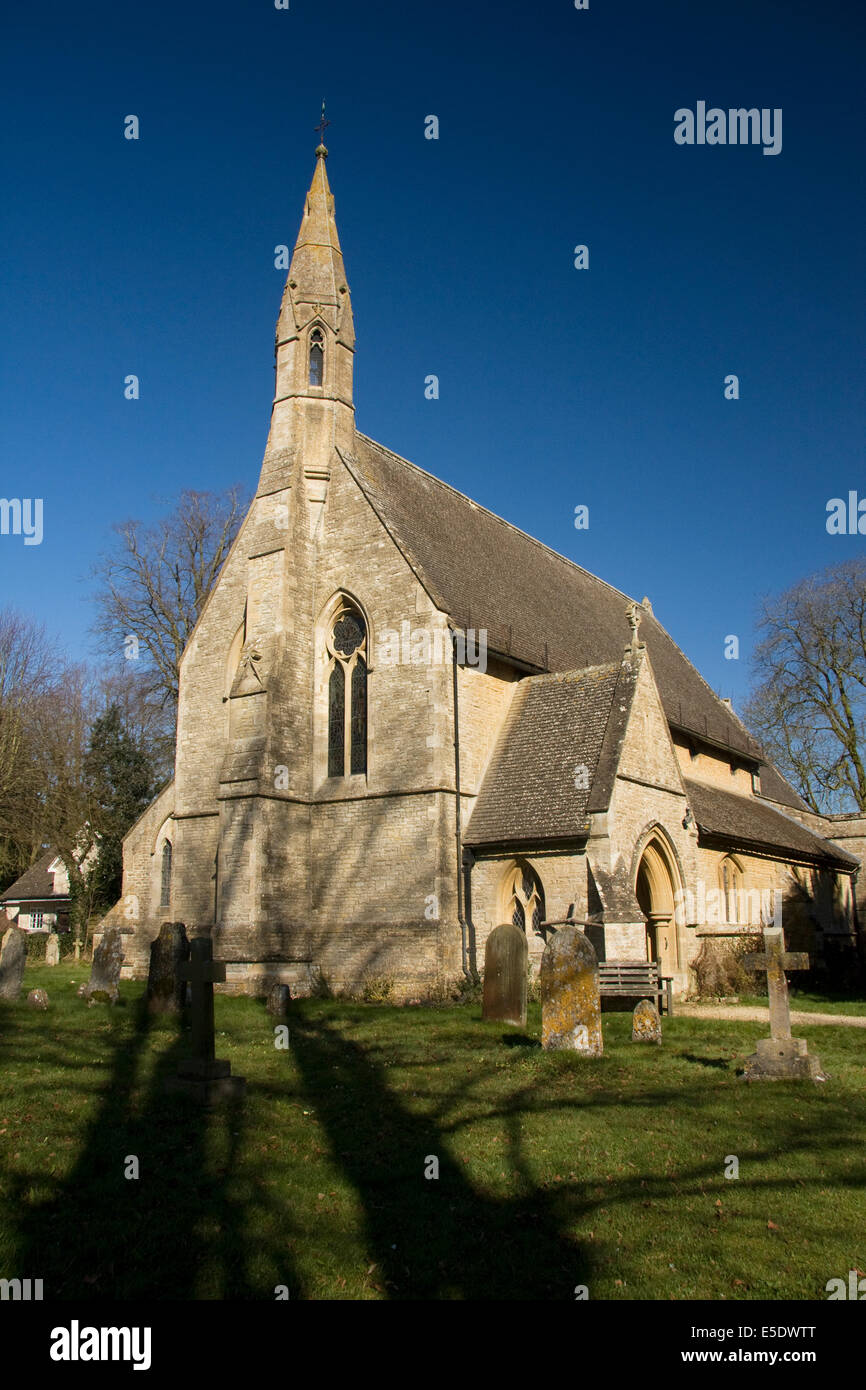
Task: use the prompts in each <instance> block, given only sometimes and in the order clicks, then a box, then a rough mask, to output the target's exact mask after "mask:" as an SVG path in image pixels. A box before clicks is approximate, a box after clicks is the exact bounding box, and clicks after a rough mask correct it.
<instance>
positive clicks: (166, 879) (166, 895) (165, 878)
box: [159, 840, 171, 907]
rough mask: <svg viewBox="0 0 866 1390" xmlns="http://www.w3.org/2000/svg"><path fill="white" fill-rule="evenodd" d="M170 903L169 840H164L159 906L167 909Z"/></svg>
mask: <svg viewBox="0 0 866 1390" xmlns="http://www.w3.org/2000/svg"><path fill="white" fill-rule="evenodd" d="M170 902H171V840H166V842H165V844H164V845H163V847H162V882H161V885H160V894H159V905H160V907H168V905H169V903H170Z"/></svg>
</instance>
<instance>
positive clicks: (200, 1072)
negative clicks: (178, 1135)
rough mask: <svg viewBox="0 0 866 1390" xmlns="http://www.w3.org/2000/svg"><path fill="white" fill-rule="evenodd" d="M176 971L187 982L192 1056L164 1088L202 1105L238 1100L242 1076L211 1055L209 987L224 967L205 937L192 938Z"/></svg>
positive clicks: (222, 974) (219, 978)
mask: <svg viewBox="0 0 866 1390" xmlns="http://www.w3.org/2000/svg"><path fill="white" fill-rule="evenodd" d="M177 973H178V976H179V978H180V979H181V980H189V982H190V994H191V1008H190V1012H191V1016H192V1051H193V1055H192V1057H191V1058H190V1059H189V1060H188V1061H184V1062H181V1063H180V1065H179V1066H178V1069H177V1076H175V1077H172V1078H170V1080H169V1081H168V1082H167V1089H168V1090H169V1091H171V1092H173V1093H174V1094H179V1095H185V1096H189V1097H190V1099H191V1100H195V1101H198V1102H200V1103H201V1104H202V1105H214V1104H216V1103H217V1102H218V1101H222V1100H236V1099H239V1098H240V1097H241V1096H242V1095H243V1094H244V1091H245V1089H246V1084H247V1083H246V1081H245V1079H244V1077H242V1076H232V1074H231V1071H232V1068H231V1063H230V1062H221V1061H218V1060H217V1059H216V1057H215V1055H214V1053H215V1035H214V1015H213V987H214V982H215V981H219V982H222V981H224V980H225V977H226V968H225V965H224V964H223V962H222V961H215V960H214V958H213V942H212V941H211V940H210V938H209V937H196V939H195V940H194V941H192V942H191V943H190V952H189V960H188V961H185V962H183V963H181V964H180V965H179V966H178V972H177Z"/></svg>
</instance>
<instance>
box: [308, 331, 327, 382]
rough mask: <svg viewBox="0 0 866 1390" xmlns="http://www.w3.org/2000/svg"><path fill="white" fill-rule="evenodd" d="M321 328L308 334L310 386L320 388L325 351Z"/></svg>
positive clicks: (323, 377)
mask: <svg viewBox="0 0 866 1390" xmlns="http://www.w3.org/2000/svg"><path fill="white" fill-rule="evenodd" d="M324 341H325V340H324V338H323V337H322V330H321V328H314V329H313V331H312V333H311V334H310V385H311V386H321V385H322V382H323V381H324V379H325V349H324Z"/></svg>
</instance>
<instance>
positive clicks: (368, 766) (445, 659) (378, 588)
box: [101, 145, 859, 999]
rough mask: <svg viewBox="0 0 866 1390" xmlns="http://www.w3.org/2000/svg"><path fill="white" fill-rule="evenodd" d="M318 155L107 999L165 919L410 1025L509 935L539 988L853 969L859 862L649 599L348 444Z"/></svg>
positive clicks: (246, 971)
mask: <svg viewBox="0 0 866 1390" xmlns="http://www.w3.org/2000/svg"><path fill="white" fill-rule="evenodd" d="M327 153H328V152H327V150H326V149H325V147H324V146H323V145H320V146H319V148H318V149H317V151H316V167H315V172H314V174H313V179H312V183H311V185H310V189H309V192H308V194H307V198H306V203H305V205H304V211H303V217H302V221H301V228H300V232H299V234H298V239H297V243H296V246H295V249H294V254H293V256H292V261H291V267H290V270H289V273H288V279H287V282H286V286H285V291H284V293H283V299H282V305H281V308H280V314H279V320H278V323H277V334H276V390H275V394H274V403H273V410H272V415H271V423H270V431H269V434H268V440H267V446H266V449H265V454H264V461H263V463H262V468H261V476H260V479H259V485H258V490H257V492H256V496H255V499H254V501H253V503H252V505H251V507H250V510H249V513H248V515H247V516H246V519H245V520H244V522H243V525H242V526H241V528H240V531H239V534H238V536H237V539H236V540H235V543H234V546H233V548H232V550H231V553H230V555H229V557H228V558H227V560H226V562H225V565H224V566H223V569H222V572H221V573H220V576H219V578H218V580H217V582H216V584H215V586H214V588H213V590H212V592H211V594H210V595H209V597H208V599H207V602H206V604H205V606H204V609H203V611H202V613H201V616H200V617H199V620H198V623H197V625H196V627H195V629H194V631H193V633H192V636H191V638H190V640H189V643H188V645H187V647H186V650H185V652H184V655H183V658H182V662H181V667H180V702H179V712H178V727H177V753H176V764H175V775H174V778H173V780H172V781H171V782H170V783H169V784H168V785H167V786H166V787H165V788H164V790H163V791H162V792H161V793H160V794H159V796H158V797H157V798H156V800H155V801H154V802H153V803H152V804H151V806H150V807H149V808H148V810H147V811H146V812H145V813H144V814H143V816H142V817H141V818H140V819H139V820H138V821H137V822H136V824H135V825H134V826H133V827H132V829H131V830H130V832H129V834H128V835H127V837H126V841H125V846H124V882H123V897H122V899H121V901H120V902H119V903H118V904H117V905H116V906H115V907H114V908H113V909H112V911H111V912H110V913H109V914H108V917H107V918H106V919H104V921H103V923H102V924H101V929H104V928H105V927H106V926H108V925H118V926H120V928H121V929H122V931H123V933H124V943H125V969H124V973H125V974H127V975H132V976H136V977H140V976H141V975H142V974H144V973H146V970H147V963H148V955H149V946H150V943H151V941H152V940H153V939H154V937H155V936H156V934H157V932H158V931H159V928H160V925H161V923H162V922H163V921H182V922H184V923H185V924H186V927H187V931H188V932H189V934H190V935H191V936H196V935H202V934H206V935H210V936H211V937H212V939H213V947H214V956H215V957H216V958H217V959H219V960H223V961H225V962H226V963H227V988H229V989H234V990H237V991H244V992H249V993H257V994H258V993H264V992H266V990H267V989H268V988H269V986H270V985H271V984H272V983H274V982H275V981H283V982H286V983H288V984H290V985H291V986H292V987H293V990H294V991H295V992H297V993H303V992H306V991H309V990H310V989H313V988H314V987H315V986H316V982H317V981H324V982H325V983H326V984H327V985H328V986H329V987H330V988H331V989H333V990H335V991H337V992H356V991H359V990H361V989H362V988H363V986H364V983H365V982H369V981H373V980H376V981H382V980H388V979H390V980H391V981H393V987H394V997H395V998H396V999H401V998H402V999H408V998H413V997H420V996H423V995H424V994H425V992H427V991H428V990H431V991H432V990H433V989H434V988H437V987H440V988H441V987H442V986H443V985H445V984H447V983H450V982H453V981H455V980H457V979H459V978H460V977H461V976H471V975H473V974H474V973H475V972H476V971H480V970H481V969H482V968H483V964H484V944H485V940H486V937H487V935H488V933H489V932H490V931H491V929H492V928H493V927H494V926H496V925H497V924H498V923H500V922H505V921H513V922H515V923H517V924H518V925H519V926H520V927H521V928H522V929H523V930H524V931H525V932H526V934H527V938H528V941H529V951H530V962H531V964H532V965H533V968H536V969H537V966H538V962H539V960H540V956H541V952H542V951H543V948H544V937H545V933H547V932H549V931H550V930H551V929H552V928H553V927H555V925H556V924H557V923H562V922H564V921H573V922H575V923H576V924H577V925H579V926H581V927H583V928H584V929H585V930H586V932H587V934H588V935H589V936H590V938H591V940H592V941H593V943H594V944H595V946H596V949H597V950H598V953H599V956H600V958H601V959H607V960H644V961H645V960H647V959H650V960H654V961H657V962H658V963H659V966H660V971H661V974H662V975H664V976H668V977H671V978H672V979H673V981H674V992H675V994H676V993H679V994H682V993H683V992H684V991H686V990H687V989H688V988H689V987H690V985H691V978H690V972H689V963H690V961H692V960H693V959H694V957H695V955H696V953H697V951H698V950H699V949H700V947H701V944H702V941H703V939H704V935H705V934H713V933H719V934H723V933H728V934H730V932H731V931H732V930H733V929H736V928H737V927H738V926H739V927H742V926H746V925H748V924H749V923H751V924H752V925H755V926H757V925H758V924H759V923H760V921H761V918H762V915H763V916H764V918H765V919H766V918H767V917H768V916H770V917H774V918H775V919H776V920H779V917H778V914H779V913H781V921H782V924H783V926H784V927H785V932H786V938H787V941H788V944H789V946H790V947H791V949H806V950H808V951H810V953H811V954H812V958H813V962H815V963H816V964H818V965H819V966H820V965H821V963H822V962H825V961H826V960H828V959H829V958H830V957H831V956H833V954H834V952H835V953H837V954H838V953H839V952H844V951H846V950H847V951H853V950H854V948H855V946H856V940H857V925H856V906H855V900H854V890H853V884H854V876H855V874H856V871H857V869H858V867H859V860H858V859H857V857H856V856H855V855H852V854H850V853H848V852H847V851H846V850H845V849H844V848H842V847H841V846H840V845H839V844H838V843H836V842H835V841H834V839H833V838H831V834H832V832H833V829H834V824H835V822H831V820H830V819H829V818H824V817H821V816H818V815H816V814H815V813H814V812H813V811H811V810H810V809H809V808H808V807H807V806H806V804H805V803H804V802H803V801H802V800H801V799H800V797H799V796H798V795H797V793H796V792H795V791H794V790H793V789H792V787H791V786H789V784H788V783H787V782H786V781H785V780H784V778H783V777H782V776H781V775H780V774H779V772H778V771H777V770H776V769H775V768H774V767H773V766H771V765H770V764H769V763H768V762H767V760H766V759H765V757H764V756H763V754H762V751H761V748H760V747H759V746H758V744H757V743H756V741H755V740H754V739H753V738H752V737H751V736H750V734H749V732H748V730H747V729H746V728H745V726H744V725H743V724H742V723H741V722H740V720H739V719H738V718H737V717H736V715H735V714H734V712H733V710H732V708H731V706H730V704H729V703H728V702H727V701H724V700H721V699H719V698H718V697H717V696H716V695H715V694H714V693H713V691H712V690H711V689H710V687H709V686H708V685H707V684H706V682H705V681H704V680H703V679H702V677H701V676H700V675H699V674H698V672H697V671H696V670H695V668H694V667H693V666H692V665H691V663H690V662H689V661H688V660H687V658H686V657H685V656H684V654H683V652H682V651H681V650H680V649H679V647H678V646H677V645H676V643H675V642H674V640H673V639H672V638H671V637H670V636H669V635H668V633H667V632H666V631H665V629H664V628H663V627H662V626H661V625H660V623H659V622H658V621H657V620H656V618H655V617H654V615H653V611H652V607H651V605H650V603H649V601H648V600H646V599H644V600H643V602H642V603H635V602H634V601H633V600H631V599H629V598H628V597H627V595H625V594H623V593H621V592H619V591H618V590H617V589H614V588H612V587H611V586H610V585H609V584H606V583H604V581H603V580H601V579H598V578H596V577H595V576H594V575H592V574H589V573H588V572H587V571H586V570H584V569H581V568H580V566H579V565H576V564H574V563H573V562H572V561H571V560H567V559H565V558H563V557H562V556H561V555H558V554H556V553H555V552H554V551H552V550H549V549H548V548H547V547H546V546H545V545H542V544H541V543H540V542H539V541H537V540H534V539H533V538H532V537H531V536H528V535H526V534H525V533H524V532H522V531H520V530H518V529H517V528H516V527H515V526H512V525H510V524H509V523H508V522H506V521H503V520H502V519H501V518H500V517H498V516H496V515H494V513H493V512H490V511H488V510H487V509H486V508H485V507H483V506H481V505H479V504H478V503H476V502H474V501H472V500H470V498H468V497H466V496H464V495H463V494H462V493H460V492H458V491H456V490H455V489H454V488H453V487H450V486H448V485H447V484H446V483H443V482H440V481H439V480H438V479H437V478H435V477H433V476H432V475H431V474H429V473H426V472H424V471H423V470H422V469H420V468H417V467H415V465H414V464H412V463H409V462H407V461H406V460H405V459H403V458H401V457H400V456H399V455H397V454H395V453H393V452H392V451H391V450H390V449H388V448H386V447H385V446H384V445H382V444H378V443H376V441H375V440H373V439H370V438H369V437H368V436H367V435H365V434H362V433H361V432H360V431H359V430H358V429H357V428H356V425H355V408H354V400H353V389H352V374H353V359H354V352H355V330H354V324H353V319H352V301H351V296H350V293H349V285H348V281H347V279H346V271H345V269H344V265H343V256H342V252H341V249H340V241H339V238H338V235H337V225H336V221H335V217H334V199H333V196H332V194H331V191H330V187H329V183H328V175H327V172H326V160H327ZM548 923H549V924H551V926H550V927H548V926H546V925H545V924H548ZM725 939H727V938H725Z"/></svg>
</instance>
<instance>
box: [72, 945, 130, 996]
mask: <svg viewBox="0 0 866 1390" xmlns="http://www.w3.org/2000/svg"><path fill="white" fill-rule="evenodd" d="M122 964H123V938H122V937H121V935H120V932H119V931H118V929H117V927H109V929H108V931H107V932H106V933H105V935H104V937H103V938H102V940H101V941H100V943H99V945H98V946H97V948H96V950H95V951H94V952H93V965H92V966H91V968H90V979H89V980H88V982H87V984H86V985H85V986H84V990H83V997H84V998H85V999H86V1000H87V1001H88V1004H95V1003H100V1004H116V1003H117V1001H118V999H119V998H120V991H119V990H118V987H117V984H118V981H119V979H120V967H121V965H122ZM79 993H80V994H81V993H82V991H81V990H79Z"/></svg>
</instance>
